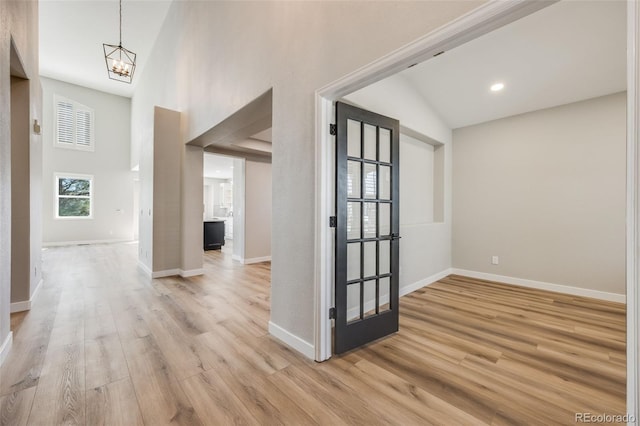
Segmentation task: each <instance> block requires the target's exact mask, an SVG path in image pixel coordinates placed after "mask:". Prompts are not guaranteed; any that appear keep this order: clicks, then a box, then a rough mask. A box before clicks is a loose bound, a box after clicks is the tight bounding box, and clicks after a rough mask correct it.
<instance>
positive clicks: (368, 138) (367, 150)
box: [364, 124, 378, 160]
mask: <svg viewBox="0 0 640 426" xmlns="http://www.w3.org/2000/svg"><path fill="white" fill-rule="evenodd" d="M377 145H378V144H377V142H376V126H372V125H371V124H365V125H364V158H365V159H367V160H377V159H378V156H377V155H376V151H377V148H378V146H377Z"/></svg>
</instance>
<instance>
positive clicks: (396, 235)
mask: <svg viewBox="0 0 640 426" xmlns="http://www.w3.org/2000/svg"><path fill="white" fill-rule="evenodd" d="M400 238H402V237H401V236H400V235H398V234H391V240H399V239H400Z"/></svg>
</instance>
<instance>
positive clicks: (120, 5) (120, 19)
mask: <svg viewBox="0 0 640 426" xmlns="http://www.w3.org/2000/svg"><path fill="white" fill-rule="evenodd" d="M120 47H122V0H120Z"/></svg>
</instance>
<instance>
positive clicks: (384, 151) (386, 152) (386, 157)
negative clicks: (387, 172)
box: [378, 127, 391, 163]
mask: <svg viewBox="0 0 640 426" xmlns="http://www.w3.org/2000/svg"><path fill="white" fill-rule="evenodd" d="M378 131H379V132H380V159H379V160H380V161H382V162H383V163H390V162H391V131H390V130H389V129H384V128H382V127H380V129H379V130H378Z"/></svg>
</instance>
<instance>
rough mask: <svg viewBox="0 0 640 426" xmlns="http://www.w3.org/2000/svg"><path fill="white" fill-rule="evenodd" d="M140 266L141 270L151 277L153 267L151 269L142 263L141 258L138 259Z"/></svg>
mask: <svg viewBox="0 0 640 426" xmlns="http://www.w3.org/2000/svg"><path fill="white" fill-rule="evenodd" d="M138 268H140V270H141V271H142V272H144V274H145V275H146V276H148V277H151V269H149V267H148V266H147V265H145V264H144V263H142V262H141V261H140V260H138Z"/></svg>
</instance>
